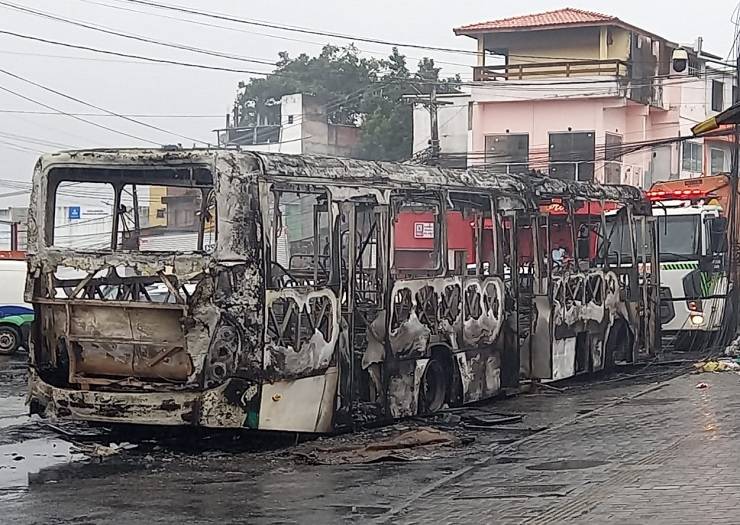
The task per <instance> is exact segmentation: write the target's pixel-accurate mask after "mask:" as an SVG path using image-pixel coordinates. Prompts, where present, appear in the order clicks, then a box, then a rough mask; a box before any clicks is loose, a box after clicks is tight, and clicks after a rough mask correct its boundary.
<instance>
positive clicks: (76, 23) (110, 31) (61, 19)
mask: <svg viewBox="0 0 740 525" xmlns="http://www.w3.org/2000/svg"><path fill="white" fill-rule="evenodd" d="M0 5H2V6H5V7H8V8H10V9H15V10H17V11H20V12H23V13H28V14H32V15H36V16H40V17H42V18H47V19H50V20H55V21H57V22H62V23H65V24H71V25H74V26H76V27H82V28H85V29H89V30H91V31H98V32H100V33H104V34H108V35H113V36H118V37H121V38H128V39H130V40H136V41H138V42H145V43H147V44H154V45H158V46H163V47H168V48H173V49H180V50H183V51H190V52H193V53H199V54H203V55H208V56H213V57H219V58H226V59H229V60H238V61H241V62H251V63H254V64H262V65H268V66H274V65H275V61H267V60H261V59H257V58H252V57H243V56H239V55H230V54H228V53H221V52H218V51H211V50H209V49H202V48H198V47H193V46H187V45H185V44H178V43H173V42H163V41H160V40H154V39H152V38H148V37H143V36H140V35H135V34H131V33H122V32H120V31H116V30H113V29H111V28H108V27H105V26H101V25H96V24H90V23H85V22H82V21H79V20H73V19H70V18H64V17H61V16H57V15H54V14H52V13H48V12H45V11H38V10H36V9H30V8H27V7H23V6H19V5H17V4H13V3H10V2H4V1H0Z"/></svg>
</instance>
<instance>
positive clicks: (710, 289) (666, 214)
mask: <svg viewBox="0 0 740 525" xmlns="http://www.w3.org/2000/svg"><path fill="white" fill-rule="evenodd" d="M648 197H649V198H650V199H651V201H652V202H653V216H654V217H655V218H656V220H657V226H658V239H659V250H660V254H659V258H660V269H661V299H662V311H661V321H662V329H663V334H664V338H665V340H666V341H667V342H668V343H670V344H671V346H673V347H676V348H679V349H689V348H700V347H703V346H706V345H714V344H722V343H723V341H724V340H725V339H726V338H727V337H728V336H729V335H730V332H732V330H727V329H726V327H729V326H730V325H731V324H732V323H734V322H735V321H734V319H735V315H736V314H735V308H734V304H733V302H732V301H731V300H729V297H730V296H731V293H732V288H733V287H732V285H731V282H733V275H731V273H730V272H729V271H728V270H729V267H728V265H729V263H730V261H729V249H728V248H729V247H728V241H729V239H728V236H729V227H728V225H729V224H730V222H731V218H730V217H729V216H728V214H729V212H730V186H729V181H728V178H727V177H726V176H724V175H718V176H712V177H700V178H697V179H690V180H686V181H669V182H662V183H656V184H655V185H654V186H653V188H652V189H651V190H650V191H649V192H648Z"/></svg>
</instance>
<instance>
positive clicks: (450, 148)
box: [413, 94, 471, 153]
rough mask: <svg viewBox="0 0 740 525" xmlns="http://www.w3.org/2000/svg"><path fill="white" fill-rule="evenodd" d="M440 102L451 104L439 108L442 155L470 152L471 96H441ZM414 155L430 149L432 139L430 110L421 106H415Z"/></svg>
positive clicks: (438, 117) (438, 118)
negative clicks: (469, 116)
mask: <svg viewBox="0 0 740 525" xmlns="http://www.w3.org/2000/svg"><path fill="white" fill-rule="evenodd" d="M438 98H439V100H440V101H446V102H450V104H449V105H446V106H439V109H438V111H437V120H438V123H439V145H440V148H441V150H442V153H464V152H466V151H468V103H469V102H470V100H471V97H470V95H469V94H464V95H448V96H444V95H440V96H439V97H438ZM413 118H414V126H413V153H418V152H420V151H423V150H425V149H426V148H428V147H429V140H430V138H431V127H430V122H429V120H430V116H429V110H428V109H427V108H426V107H424V106H422V105H419V104H416V105H414V113H413Z"/></svg>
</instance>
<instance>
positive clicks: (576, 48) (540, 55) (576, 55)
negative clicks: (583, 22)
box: [484, 27, 600, 64]
mask: <svg viewBox="0 0 740 525" xmlns="http://www.w3.org/2000/svg"><path fill="white" fill-rule="evenodd" d="M484 38H485V47H486V49H489V50H490V49H507V50H508V51H509V53H510V54H511V55H512V56H510V57H509V63H510V64H521V63H531V62H532V61H533V59H531V58H526V56H532V57H537V60H536V61H540V60H541V61H547V60H550V61H555V62H561V61H563V60H568V59H583V60H589V59H590V60H598V59H599V54H600V49H599V47H600V46H599V39H600V32H599V28H597V27H584V28H576V29H555V30H547V31H518V32H511V33H495V34H488V35H485V37H484ZM514 55H525V56H514Z"/></svg>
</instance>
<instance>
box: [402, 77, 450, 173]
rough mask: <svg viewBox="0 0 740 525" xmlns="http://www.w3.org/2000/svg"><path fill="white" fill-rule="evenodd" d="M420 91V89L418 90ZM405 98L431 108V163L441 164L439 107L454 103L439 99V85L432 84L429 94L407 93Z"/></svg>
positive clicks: (434, 164) (433, 164)
mask: <svg viewBox="0 0 740 525" xmlns="http://www.w3.org/2000/svg"><path fill="white" fill-rule="evenodd" d="M417 91H418V90H417ZM404 98H405V99H406V100H408V101H410V102H411V103H413V104H421V105H422V106H424V107H425V108H427V109H428V110H429V164H430V165H431V166H439V156H440V153H441V152H442V148H441V147H440V145H439V117H438V114H437V108H438V107H439V106H449V105H451V104H452V102H451V101H449V100H437V85H436V84H432V89H431V91H430V92H429V96H428V97H427V96H425V95H422V94H421V93H419V94H418V95H406V96H404Z"/></svg>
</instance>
